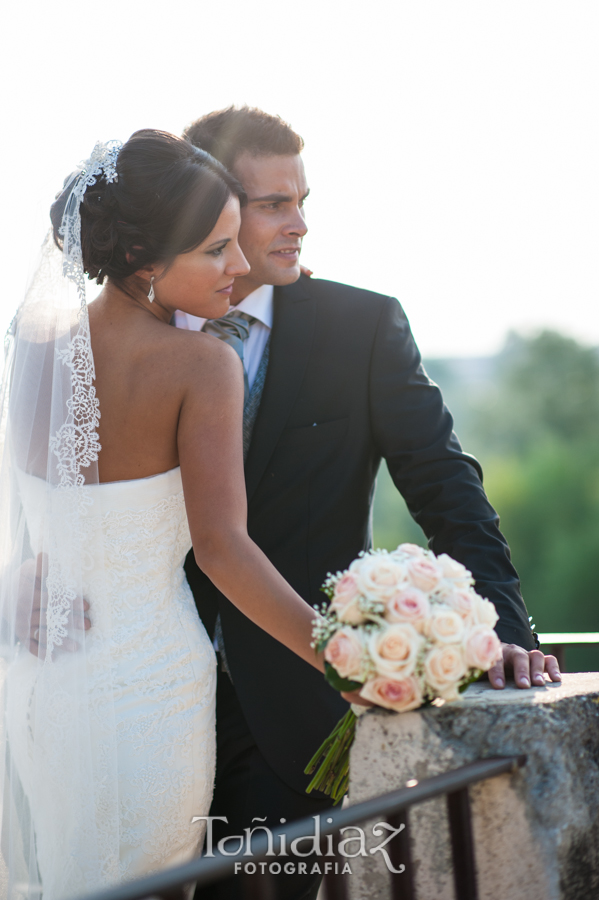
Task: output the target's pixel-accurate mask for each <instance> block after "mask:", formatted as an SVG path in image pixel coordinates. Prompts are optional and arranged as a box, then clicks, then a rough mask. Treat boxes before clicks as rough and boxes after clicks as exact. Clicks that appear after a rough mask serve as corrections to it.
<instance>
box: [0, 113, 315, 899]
mask: <svg viewBox="0 0 599 900" xmlns="http://www.w3.org/2000/svg"><path fill="white" fill-rule="evenodd" d="M243 201H244V195H243V191H242V189H241V186H240V185H239V184H238V183H237V181H236V180H235V179H234V178H233V177H232V176H231V175H230V174H229V173H228V172H227V171H226V170H225V169H224V168H223V167H222V166H221V165H220V164H219V163H217V162H216V161H215V160H214V159H213V158H212V157H210V156H209V155H208V154H206V153H204V152H203V151H201V150H198V149H196V148H194V147H193V146H192V145H191V144H189V143H187V142H186V141H184V140H181V139H179V138H176V137H174V136H172V135H169V134H166V133H163V132H160V131H151V130H145V131H138V132H137V133H136V134H134V135H133V136H132V137H131V138H130V139H129V141H127V143H126V144H125V145H124V146H122V147H121V146H120V144H118V143H116V142H112V143H110V144H106V145H97V146H96V148H95V150H94V153H93V155H92V157H91V158H90V160H88V161H87V162H86V163H85V164H84V165H83V168H81V169H79V170H78V171H76V172H75V173H74V174H73V175H72V176H70V178H69V179H68V180H67V183H66V184H65V188H64V190H63V192H62V194H61V195H60V196H59V197H58V199H57V201H56V202H55V204H54V206H53V208H52V222H53V231H52V233H51V235H50V236H49V238H48V239H47V241H46V243H45V245H44V248H43V250H42V257H41V262H40V264H39V267H38V269H37V272H36V274H35V276H34V279H33V282H32V284H31V286H30V288H29V290H28V292H27V295H26V297H25V299H24V301H23V303H22V304H21V305H20V307H19V309H18V312H17V314H16V316H15V320H14V322H13V325H12V327H11V330H10V332H9V336H8V340H7V356H6V365H5V375H4V380H3V392H2V419H1V426H2V431H1V438H2V457H1V467H0V560H1V564H2V571H3V576H2V581H1V585H0V604H1V609H0V613H1V631H0V644H1V659H0V663H1V666H2V701H1V702H2V705H3V707H2V720H1V721H2V733H1V738H2V742H3V747H2V752H1V755H0V764H1V765H2V773H1V775H2V777H1V779H0V788H1V789H2V825H1V827H2V839H1V859H0V885H1V893H2V896H3V897H6V898H10V900H12V898H33V897H39V896H40V895H41V894H43V898H44V900H58V898H61V900H62V898H68V897H72V896H75V895H77V894H80V895H82V894H85V893H86V892H88V891H91V890H93V889H98V888H100V887H102V886H104V885H109V884H113V883H117V882H119V881H122V880H128V879H131V878H134V877H137V876H140V875H143V874H147V873H149V872H151V871H153V870H156V869H158V868H162V867H165V866H170V865H174V864H176V863H180V862H183V861H186V860H188V859H189V858H190V857H191V856H193V854H194V853H196V852H198V849H199V848H200V847H201V844H202V840H203V828H202V823H201V822H198V821H196V822H192V819H193V818H194V817H196V816H205V815H207V814H208V811H209V807H210V799H211V793H212V782H213V773H214V754H215V749H214V743H215V733H214V729H215V725H214V703H215V699H214V693H215V656H214V652H213V649H212V646H211V643H210V640H209V639H208V636H207V634H206V632H205V630H204V627H203V625H202V624H201V622H200V620H199V618H198V615H197V612H196V609H195V604H194V601H193V598H192V594H191V591H190V589H189V587H188V585H187V582H186V580H185V577H184V573H183V568H182V565H183V561H184V559H185V556H186V553H187V551H188V549H189V548H190V546H191V545H193V549H194V553H195V557H196V559H197V562H198V565H199V566H200V568H201V569H202V570H203V571H204V572H205V573H206V574H207V575H208V576H209V577H210V579H211V580H212V581H213V582H214V584H215V585H216V586H217V587H218V588H219V590H221V591H222V592H223V594H225V596H226V597H228V598H229V599H230V600H231V601H232V602H233V603H234V604H235V605H237V606H238V607H239V609H240V610H242V612H243V613H244V614H245V615H247V616H248V617H249V618H250V619H252V620H253V621H254V622H255V623H256V624H258V625H259V626H260V627H262V628H264V629H265V630H266V631H268V632H269V633H270V634H271V635H272V636H274V637H275V638H277V639H278V640H279V641H282V642H283V643H284V644H286V645H287V646H288V647H289V648H291V649H292V650H294V651H295V652H296V653H297V654H299V655H300V656H301V657H302V658H303V659H305V660H307V661H308V662H310V663H312V664H313V665H315V666H317V667H319V668H320V667H321V662H320V660H318V659H317V658H316V656H315V654H314V652H313V650H311V649H310V639H311V622H312V619H313V617H314V613H313V611H312V609H311V608H310V607H309V606H308V605H307V604H306V603H305V602H304V601H303V600H302V599H301V598H300V597H299V595H298V594H296V593H295V592H294V591H293V590H292V588H291V587H290V586H289V585H288V584H287V582H286V581H285V580H284V579H283V578H282V577H281V576H280V575H279V574H278V572H277V571H276V570H275V569H274V567H273V566H272V565H271V563H270V562H269V561H268V559H267V558H266V557H265V556H264V554H263V553H262V552H261V551H260V550H259V549H258V547H257V546H256V545H255V544H254V543H253V542H252V540H250V538H249V537H248V534H247V530H246V494H245V484H244V478H243V450H242V425H241V423H242V409H243V400H244V378H243V370H242V366H241V363H240V359H239V357H238V356H237V354H236V353H235V352H234V350H232V349H231V348H230V347H229V346H227V345H225V344H223V343H222V342H220V341H219V340H217V339H216V338H214V337H211V336H209V335H205V334H201V333H200V334H198V333H193V332H187V331H182V330H180V329H176V328H172V327H169V323H170V320H171V317H172V316H173V314H174V312H175V310H176V309H181V310H184V311H185V312H187V313H190V314H191V315H193V316H198V317H202V318H212V319H213V318H218V317H220V316H223V315H224V314H225V313H226V312H227V310H228V308H229V297H230V294H231V289H232V285H233V281H234V279H235V277H237V276H240V275H244V274H246V273H247V272H248V270H249V268H248V265H247V262H246V260H245V258H244V256H243V254H242V252H241V250H240V248H239V245H238V243H237V234H238V230H239V224H240V214H239V209H240V203H243ZM56 245H58V247H60V248H61V249H62V254H61V252H60V251H59V249H58V248H57V246H56ZM84 273H86V274H87V275H88V276H89V277H90V278H95V279H96V280H97V281H98V282H99V283H100V284H104V288H103V290H102V292H101V293H100V295H99V296H98V297H97V299H95V300H94V301H93V302H91V303H90V304H89V307H87V305H86V302H85V283H84ZM36 565H37V569H38V581H37V589H38V591H39V585H40V584H43V585H44V590H45V592H46V595H47V603H46V604H45V605H44V608H43V609H42V610H41V611H40V610H39V609H38V604H36V602H35V591H36V580H35V579H31V577H30V574H29V573H30V571H31V568H32V567H33V568H34V569H35V567H36ZM24 597H25V601H24ZM88 605H89V606H91V609H92V611H93V628H92V629H91V630H90V631H88V632H85V633H83V632H82V631H81V630H80V627H79V626H80V624H81V621H82V619H83V617H84V615H85V611H86V609H88V608H89V606H88ZM24 617H25V619H27V618H28V621H27V622H26V623H25V626H24V623H23V618H24ZM30 628H31V631H32V633H33V632H35V638H36V642H35V649H36V651H37V652H36V653H35V654H34V653H32V652H30V647H29V646H28V645H27V642H26V641H21V640H19V635H23V633H26V634H29V630H30ZM82 634H84V637H83V638H82ZM75 648H76V649H75ZM67 651H70V652H67ZM265 702H267V698H265Z"/></svg>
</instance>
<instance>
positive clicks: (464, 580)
mask: <svg viewBox="0 0 599 900" xmlns="http://www.w3.org/2000/svg"><path fill="white" fill-rule="evenodd" d="M437 561H438V563H439V566H440V567H441V572H442V573H443V578H447V580H448V581H453V582H458V583H459V584H460V586H464V587H467V586H468V585H470V584H473V582H474V579H473V578H472V573H471V572H469V571H468V569H467V568H466V566H463V565H462V563H459V562H458V561H457V559H452V558H451V556H448V555H447V553H441V555H440V556H438V557H437Z"/></svg>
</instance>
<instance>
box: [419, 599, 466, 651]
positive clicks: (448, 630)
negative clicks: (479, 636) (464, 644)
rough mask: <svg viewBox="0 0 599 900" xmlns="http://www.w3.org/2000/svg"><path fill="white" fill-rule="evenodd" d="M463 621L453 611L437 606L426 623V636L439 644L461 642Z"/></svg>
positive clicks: (446, 607)
mask: <svg viewBox="0 0 599 900" xmlns="http://www.w3.org/2000/svg"><path fill="white" fill-rule="evenodd" d="M463 634H464V620H463V619H462V617H461V616H460V614H459V613H457V612H456V611H455V610H454V609H450V608H449V607H448V606H437V607H436V608H435V609H434V613H433V616H432V617H431V620H430V622H429V623H428V628H427V635H428V637H430V638H431V639H432V640H433V641H437V642H438V643H440V644H456V643H458V641H461V640H462V636H463Z"/></svg>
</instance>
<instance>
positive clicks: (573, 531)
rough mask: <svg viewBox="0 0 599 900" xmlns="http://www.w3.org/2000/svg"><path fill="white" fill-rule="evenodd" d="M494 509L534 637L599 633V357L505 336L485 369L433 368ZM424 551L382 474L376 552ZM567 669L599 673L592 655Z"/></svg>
mask: <svg viewBox="0 0 599 900" xmlns="http://www.w3.org/2000/svg"><path fill="white" fill-rule="evenodd" d="M426 368H427V370H428V372H429V374H430V375H431V376H432V377H433V378H434V379H435V381H437V383H438V384H439V385H440V386H441V388H442V390H443V393H444V396H445V398H446V401H447V403H448V406H449V407H450V409H452V412H453V413H454V416H455V422H456V430H457V432H458V434H459V436H460V438H461V440H462V443H463V445H464V447H465V449H467V450H468V451H470V452H474V453H475V455H476V456H478V458H479V459H480V461H481V463H482V465H483V469H484V472H485V487H486V490H487V493H488V495H489V498H490V500H491V502H492V503H493V505H494V506H495V508H496V509H497V510H498V512H499V513H500V516H501V526H502V530H503V532H504V534H505V535H506V537H507V539H508V541H509V543H510V546H511V548H512V554H513V559H514V563H515V565H516V568H517V569H518V571H519V573H520V576H521V579H522V590H523V594H524V597H525V600H526V603H527V606H528V608H529V611H530V613H531V614H532V616H533V618H534V620H535V622H536V625H537V629H538V630H539V631H599V603H598V602H597V600H598V599H599V597H598V590H597V584H598V582H599V354H598V353H597V351H596V350H594V349H592V348H588V347H584V346H582V345H580V344H578V343H577V342H576V341H574V340H572V339H571V338H569V337H565V336H563V335H560V334H558V333H556V332H552V331H544V332H542V333H541V334H539V335H537V336H535V337H533V338H523V337H521V336H519V335H516V334H510V335H509V336H508V340H507V342H506V345H505V347H504V349H503V350H502V352H501V353H500V354H498V356H497V357H494V358H492V359H487V360H482V359H478V360H431V361H430V362H428V363H427V365H426ZM405 540H411V541H416V542H418V543H422V544H424V543H425V539H424V535H423V534H422V532H421V531H420V529H419V528H418V526H417V525H415V523H414V522H413V521H412V519H411V517H410V515H409V513H408V511H407V509H406V507H405V504H404V503H403V501H402V500H401V498H400V497H399V495H398V493H397V491H396V490H395V488H394V486H393V484H392V482H391V479H390V477H389V475H388V473H387V472H386V470H382V471H381V474H380V476H379V484H378V488H377V494H376V498H375V512H374V541H375V546H384V547H388V548H392V547H394V546H396V545H397V543H399V542H400V541H405ZM567 666H568V669H570V670H577V669H578V670H581V669H589V668H593V669H599V648H598V647H590V646H589V647H582V648H581V647H579V648H570V649H569V650H568V652H567Z"/></svg>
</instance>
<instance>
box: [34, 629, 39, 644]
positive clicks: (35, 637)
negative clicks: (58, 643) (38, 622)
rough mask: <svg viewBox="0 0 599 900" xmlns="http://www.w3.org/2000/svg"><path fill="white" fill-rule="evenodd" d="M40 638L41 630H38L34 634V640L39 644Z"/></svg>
mask: <svg viewBox="0 0 599 900" xmlns="http://www.w3.org/2000/svg"><path fill="white" fill-rule="evenodd" d="M39 637H40V630H39V628H36V629H35V631H34V632H33V640H34V641H38V642H39Z"/></svg>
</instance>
